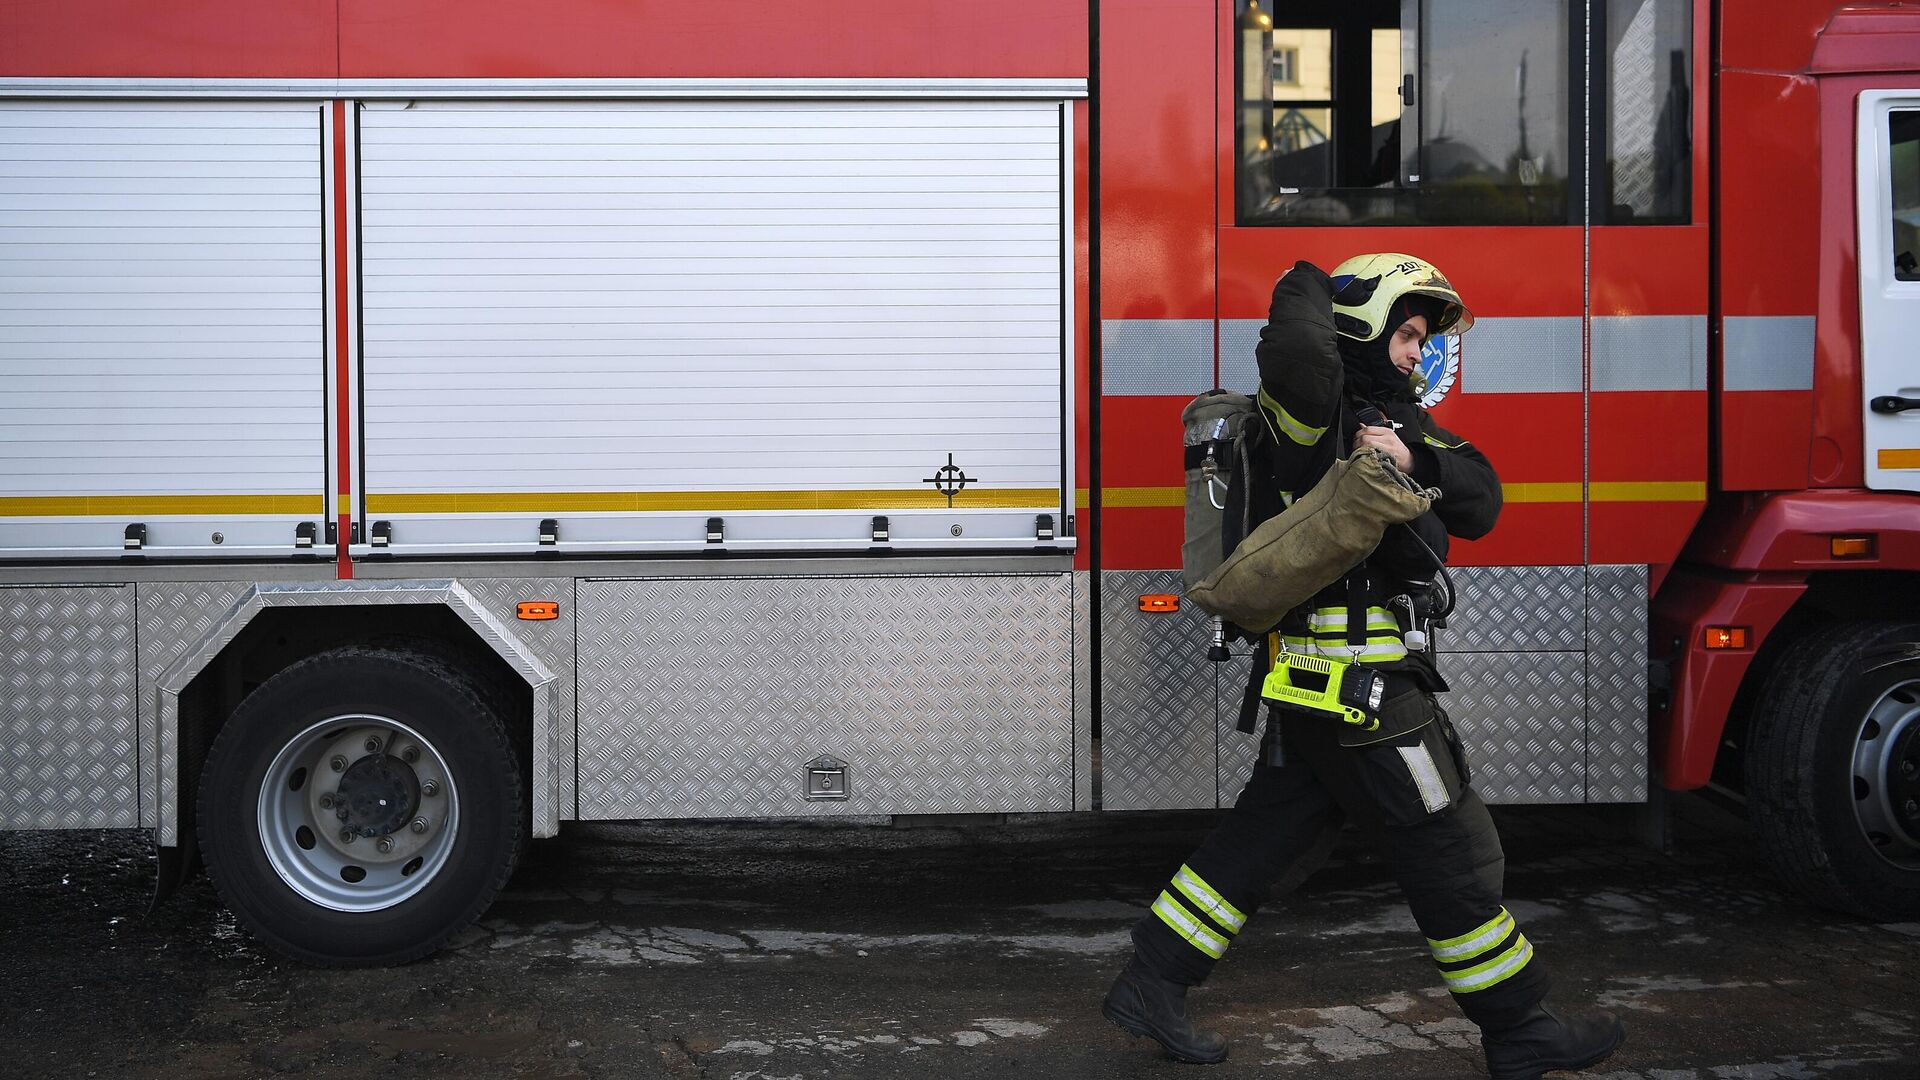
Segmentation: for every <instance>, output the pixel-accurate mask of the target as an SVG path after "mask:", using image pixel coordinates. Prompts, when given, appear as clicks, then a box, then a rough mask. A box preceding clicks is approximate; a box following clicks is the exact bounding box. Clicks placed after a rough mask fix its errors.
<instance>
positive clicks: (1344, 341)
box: [1339, 296, 1439, 403]
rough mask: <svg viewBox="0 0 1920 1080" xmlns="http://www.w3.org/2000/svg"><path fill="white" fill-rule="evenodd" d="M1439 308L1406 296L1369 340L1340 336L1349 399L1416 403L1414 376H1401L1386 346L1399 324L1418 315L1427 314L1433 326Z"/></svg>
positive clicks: (1423, 299) (1433, 303) (1391, 309)
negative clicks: (1389, 357)
mask: <svg viewBox="0 0 1920 1080" xmlns="http://www.w3.org/2000/svg"><path fill="white" fill-rule="evenodd" d="M1438 306H1439V305H1438V304H1437V303H1435V302H1432V301H1428V300H1427V299H1426V298H1425V297H1420V296H1403V297H1401V298H1400V299H1398V300H1395V301H1394V302H1393V306H1392V307H1390V308H1388V309H1387V318H1386V320H1385V322H1384V323H1383V324H1382V325H1381V329H1380V333H1379V334H1377V335H1375V336H1374V337H1373V338H1371V339H1369V340H1367V341H1355V340H1354V339H1353V338H1350V337H1347V336H1346V335H1345V334H1341V335H1339V342H1340V359H1341V361H1342V362H1343V363H1344V365H1345V367H1346V369H1347V396H1348V397H1349V398H1352V399H1354V400H1357V401H1372V402H1383V403H1384V402H1389V401H1404V402H1411V401H1417V400H1418V398H1417V397H1415V395H1414V392H1413V381H1412V377H1410V376H1407V375H1402V374H1401V373H1400V369H1399V368H1397V367H1394V366H1393V361H1392V360H1389V359H1387V346H1388V345H1389V344H1390V343H1391V342H1392V341H1393V332H1394V331H1395V330H1398V329H1400V324H1401V323H1403V322H1406V321H1407V320H1408V319H1410V318H1412V317H1413V316H1415V315H1425V316H1426V317H1427V325H1428V326H1432V325H1433V323H1434V316H1435V315H1436V314H1438V313H1437V311H1435V310H1434V309H1435V308H1437V307H1438Z"/></svg>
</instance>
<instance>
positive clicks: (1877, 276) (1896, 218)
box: [1855, 91, 1920, 491]
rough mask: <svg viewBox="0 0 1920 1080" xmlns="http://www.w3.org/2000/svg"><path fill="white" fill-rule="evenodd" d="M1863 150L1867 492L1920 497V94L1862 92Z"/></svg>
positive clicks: (1860, 187) (1861, 208)
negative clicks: (1909, 493) (1918, 333)
mask: <svg viewBox="0 0 1920 1080" xmlns="http://www.w3.org/2000/svg"><path fill="white" fill-rule="evenodd" d="M1855 145H1856V146H1857V147H1858V148H1859V150H1858V153H1859V154H1860V160H1859V180H1858V194H1857V197H1858V199H1859V220H1860V389H1861V393H1862V394H1863V395H1865V397H1866V409H1867V412H1866V420H1865V424H1864V428H1865V435H1866V446H1865V458H1866V480H1867V486H1868V487H1870V488H1878V489H1881V490H1889V491H1891V490H1898V491H1920V344H1917V343H1916V342H1915V340H1914V339H1915V333H1916V331H1917V330H1920V263H1917V262H1916V260H1920V93H1915V92H1914V91H1869V92H1868V93H1865V94H1862V95H1861V97H1860V137H1859V140H1858V141H1857V142H1856V143H1855Z"/></svg>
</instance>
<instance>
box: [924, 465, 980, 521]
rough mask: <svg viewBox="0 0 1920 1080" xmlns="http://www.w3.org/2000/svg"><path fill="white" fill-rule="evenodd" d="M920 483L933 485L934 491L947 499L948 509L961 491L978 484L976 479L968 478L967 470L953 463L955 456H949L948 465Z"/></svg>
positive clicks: (941, 467)
mask: <svg viewBox="0 0 1920 1080" xmlns="http://www.w3.org/2000/svg"><path fill="white" fill-rule="evenodd" d="M920 482H921V483H923V484H932V485H933V490H935V491H937V492H939V493H940V494H942V495H945V496H946V497H947V506H948V508H952V506H953V497H954V496H955V495H958V494H960V492H961V490H962V489H963V488H965V487H966V486H967V485H968V484H972V483H976V482H977V481H976V480H975V478H974V477H971V476H968V475H967V474H966V470H964V469H962V468H960V466H958V465H955V464H954V463H953V455H952V454H948V455H947V463H946V464H945V465H942V466H940V468H939V469H938V470H937V471H936V472H935V473H934V474H933V475H932V476H929V477H927V478H926V479H924V480H922V481H920Z"/></svg>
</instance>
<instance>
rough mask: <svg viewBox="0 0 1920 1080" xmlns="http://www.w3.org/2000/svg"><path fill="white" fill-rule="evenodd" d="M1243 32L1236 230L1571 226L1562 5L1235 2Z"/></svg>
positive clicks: (1574, 114) (1573, 43) (1537, 0)
mask: <svg viewBox="0 0 1920 1080" xmlns="http://www.w3.org/2000/svg"><path fill="white" fill-rule="evenodd" d="M1649 2H1653V0H1649ZM1236 18H1237V22H1236V27H1237V30H1238V34H1237V45H1236V53H1237V56H1236V65H1237V66H1236V72H1237V78H1236V79H1235V80H1234V84H1235V88H1236V90H1235V98H1236V112H1235V125H1234V126H1235V139H1236V142H1237V144H1238V171H1237V177H1236V180H1237V183H1236V193H1237V194H1236V200H1235V202H1236V210H1235V220H1236V222H1237V223H1239V224H1241V225H1363V224H1364V225H1377V224H1401V225H1423V224H1431V225H1500V224H1567V223H1569V222H1572V223H1578V222H1579V221H1580V214H1581V211H1580V208H1579V202H1580V200H1579V198H1578V197H1577V194H1576V193H1577V192H1578V191H1579V185H1578V184H1571V185H1570V184H1569V182H1568V177H1569V175H1570V173H1571V169H1572V163H1573V162H1574V155H1573V154H1572V153H1570V146H1571V144H1570V135H1571V132H1572V131H1573V130H1574V125H1575V121H1576V120H1577V119H1578V117H1579V114H1580V113H1581V111H1582V101H1581V98H1580V94H1579V93H1578V89H1577V82H1576V81H1575V79H1574V77H1573V75H1572V73H1573V72H1575V71H1578V70H1579V69H1580V68H1581V67H1582V66H1584V59H1583V55H1582V53H1583V49H1584V46H1583V45H1582V43H1581V41H1580V40H1579V38H1578V37H1577V36H1575V35H1574V33H1573V30H1574V29H1575V24H1574V23H1572V22H1570V21H1569V20H1570V19H1571V18H1572V15H1571V14H1570V7H1569V3H1568V0H1288V2H1286V3H1279V2H1278V0H1237V11H1236ZM1575 61H1577V62H1575Z"/></svg>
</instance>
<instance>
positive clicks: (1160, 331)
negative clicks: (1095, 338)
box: [1100, 319, 1231, 397]
mask: <svg viewBox="0 0 1920 1080" xmlns="http://www.w3.org/2000/svg"><path fill="white" fill-rule="evenodd" d="M1213 385H1214V382H1213V320H1211V319H1104V320H1102V321H1101V323H1100V392H1101V393H1103V394H1108V395H1113V396H1117V397H1145V396H1151V395H1165V396H1170V397H1191V396H1193V395H1195V394H1201V393H1204V392H1206V391H1208V390H1211V389H1212V388H1213ZM1223 385H1231V384H1223Z"/></svg>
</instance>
